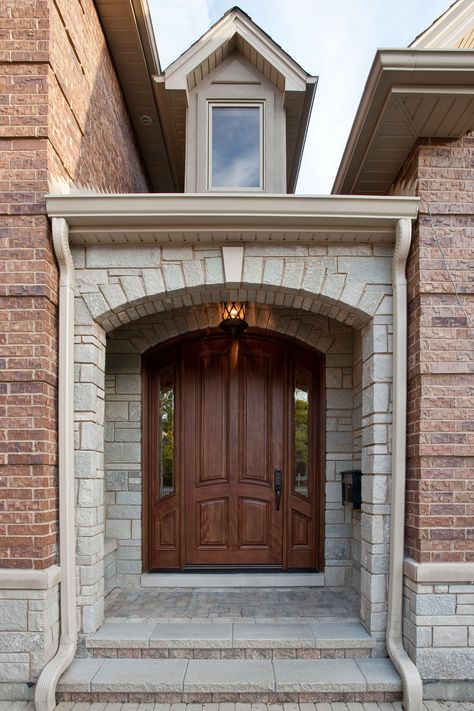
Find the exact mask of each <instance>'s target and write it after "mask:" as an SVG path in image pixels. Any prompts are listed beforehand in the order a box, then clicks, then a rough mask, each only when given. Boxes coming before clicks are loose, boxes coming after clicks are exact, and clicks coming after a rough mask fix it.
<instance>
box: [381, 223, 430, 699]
mask: <svg viewBox="0 0 474 711" xmlns="http://www.w3.org/2000/svg"><path fill="white" fill-rule="evenodd" d="M410 243H411V221H410V220H409V219H403V220H399V221H398V223H397V227H396V242H395V251H394V254H393V262H392V285H393V424H392V433H393V452H392V508H391V517H390V563H389V578H388V618H387V632H386V643H387V651H388V654H389V657H390V659H391V660H392V662H393V665H394V666H395V668H396V670H397V671H398V673H399V674H400V677H401V679H402V684H403V708H404V709H405V711H422V708H423V682H422V680H421V677H420V674H419V672H418V669H417V668H416V666H415V664H414V663H413V662H412V660H411V659H410V657H409V656H408V654H407V652H406V650H405V648H404V646H403V633H402V628H403V613H402V609H403V564H404V544H405V535H404V530H405V480H406V406H407V280H406V276H405V270H406V263H407V258H408V252H409V250H410Z"/></svg>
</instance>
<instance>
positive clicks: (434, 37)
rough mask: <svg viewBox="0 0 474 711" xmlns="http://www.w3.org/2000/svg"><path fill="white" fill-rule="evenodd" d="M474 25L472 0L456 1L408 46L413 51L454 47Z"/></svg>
mask: <svg viewBox="0 0 474 711" xmlns="http://www.w3.org/2000/svg"><path fill="white" fill-rule="evenodd" d="M473 23H474V0H458V2H455V3H454V4H453V5H452V6H451V7H450V8H448V10H446V12H445V13H443V15H441V17H439V18H438V19H437V20H435V21H434V22H433V24H432V25H431V27H428V29H427V30H425V31H424V32H422V33H421V35H419V36H418V37H417V38H416V39H415V40H414V41H413V42H412V43H411V45H410V47H413V48H414V49H434V48H436V47H455V46H456V44H457V43H458V42H459V41H460V40H461V39H462V38H463V37H464V35H465V34H466V33H467V32H469V30H470V29H471V28H472V26H473Z"/></svg>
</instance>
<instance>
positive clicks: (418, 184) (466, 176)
mask: <svg viewBox="0 0 474 711" xmlns="http://www.w3.org/2000/svg"><path fill="white" fill-rule="evenodd" d="M473 158H474V137H473V136H466V137H464V138H462V139H459V140H443V141H441V140H439V141H433V140H431V141H428V140H425V141H421V142H419V143H418V144H417V145H416V146H415V148H414V150H413V151H412V154H411V156H410V158H409V160H408V161H407V163H406V165H405V169H404V172H403V173H402V175H401V176H400V180H399V185H401V184H403V183H405V185H406V184H410V186H411V187H410V190H411V192H413V191H416V193H417V194H418V195H419V196H420V215H419V219H418V221H417V224H416V226H415V230H414V235H413V244H412V249H411V252H410V258H409V264H408V288H409V342H408V379H409V380H408V482H407V526H406V535H407V539H406V540H407V554H408V555H409V556H410V557H412V558H414V559H415V560H417V561H419V562H441V561H453V562H454V561H458V562H468V561H473V560H474V479H473V476H472V472H473V470H474V469H473V467H474V458H473V443H474V431H473V424H472V423H473V419H474V417H473V415H474V401H473V394H474V378H473V363H472V361H473V353H474V344H473V334H472V331H471V332H469V329H468V323H467V319H466V314H467V315H468V316H469V318H470V320H471V324H472V323H473V317H474V314H473V311H474V298H473V288H472V286H473V285H472V280H473V273H474V272H473V257H474V249H473V246H472V245H473V237H474V226H473V225H474V223H473V213H474V161H473ZM430 211H431V215H430ZM446 267H447V268H448V270H449V272H450V273H451V277H452V280H453V281H454V283H455V285H456V289H457V292H458V294H459V301H458V297H457V296H456V293H455V289H454V287H453V283H452V281H451V279H450V276H449V273H448V271H447V269H446ZM459 302H460V303H461V305H462V307H461V306H460V304H459Z"/></svg>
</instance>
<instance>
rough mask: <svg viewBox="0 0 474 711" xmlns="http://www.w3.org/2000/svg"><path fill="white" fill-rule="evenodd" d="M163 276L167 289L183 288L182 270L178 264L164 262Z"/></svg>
mask: <svg viewBox="0 0 474 711" xmlns="http://www.w3.org/2000/svg"><path fill="white" fill-rule="evenodd" d="M163 278H164V280H165V285H166V290H167V291H176V290H178V289H183V288H184V275H183V270H182V269H181V266H180V265H179V264H164V265H163Z"/></svg>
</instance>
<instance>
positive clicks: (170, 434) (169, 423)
mask: <svg viewBox="0 0 474 711" xmlns="http://www.w3.org/2000/svg"><path fill="white" fill-rule="evenodd" d="M173 453H174V390H173V385H172V384H170V383H169V382H168V383H166V384H163V383H162V384H161V385H160V499H161V498H162V497H163V496H167V494H172V493H173V491H174V482H173Z"/></svg>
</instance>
